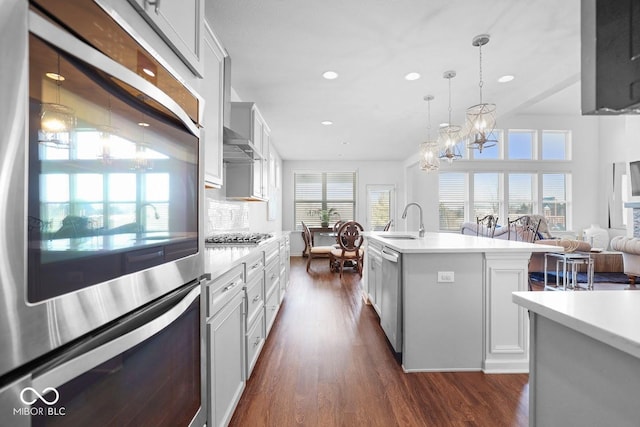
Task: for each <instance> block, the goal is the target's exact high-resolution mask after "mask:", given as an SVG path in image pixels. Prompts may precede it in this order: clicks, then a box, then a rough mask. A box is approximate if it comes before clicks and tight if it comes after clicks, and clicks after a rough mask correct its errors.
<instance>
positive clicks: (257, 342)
mask: <svg viewBox="0 0 640 427" xmlns="http://www.w3.org/2000/svg"><path fill="white" fill-rule="evenodd" d="M258 344H260V337H256V342H254V343H253V346H254V347H257V346H258Z"/></svg>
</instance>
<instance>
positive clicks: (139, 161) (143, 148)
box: [131, 121, 153, 172]
mask: <svg viewBox="0 0 640 427" xmlns="http://www.w3.org/2000/svg"><path fill="white" fill-rule="evenodd" d="M138 126H140V127H141V128H142V140H141V142H138V143H136V155H135V158H134V159H133V165H132V167H131V170H134V171H137V172H145V171H148V170H151V169H153V164H152V162H151V159H150V158H149V153H148V151H147V148H148V145H149V144H148V143H147V142H146V141H145V129H146V128H148V127H149V126H150V125H149V123H147V122H144V121H141V122H139V123H138Z"/></svg>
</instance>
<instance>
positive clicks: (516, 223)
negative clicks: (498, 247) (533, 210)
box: [507, 215, 540, 243]
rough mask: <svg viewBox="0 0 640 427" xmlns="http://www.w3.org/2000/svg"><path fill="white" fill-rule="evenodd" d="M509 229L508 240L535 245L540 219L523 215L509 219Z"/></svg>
mask: <svg viewBox="0 0 640 427" xmlns="http://www.w3.org/2000/svg"><path fill="white" fill-rule="evenodd" d="M507 227H508V228H507V238H508V239H509V240H516V241H519V242H528V243H533V242H535V241H536V239H537V238H538V228H539V227H540V219H539V218H537V219H534V218H531V217H530V216H529V215H522V216H519V217H518V218H515V219H508V220H507Z"/></svg>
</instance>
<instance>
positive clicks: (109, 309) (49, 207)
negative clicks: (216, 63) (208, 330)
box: [0, 0, 205, 425]
mask: <svg viewBox="0 0 640 427" xmlns="http://www.w3.org/2000/svg"><path fill="white" fill-rule="evenodd" d="M116 19H121V18H119V17H118V16H111V15H109V14H108V13H107V11H106V10H105V9H103V8H102V7H101V6H100V5H99V3H97V2H93V1H89V0H70V1H62V0H46V1H45V0H32V1H31V2H28V1H27V0H8V1H5V2H4V3H3V8H2V11H0V55H1V56H2V58H3V59H2V61H1V62H0V71H1V72H2V73H4V75H5V76H6V77H5V79H3V83H0V87H1V88H2V90H1V92H2V94H3V96H2V98H1V99H0V129H2V130H3V131H2V132H1V133H0V161H1V162H2V164H1V167H0V218H2V220H1V222H0V227H1V228H0V289H1V292H0V307H2V309H0V342H2V344H3V345H2V346H0V408H6V407H7V406H6V404H8V403H9V404H11V405H14V406H12V407H13V408H18V409H20V408H22V409H25V405H26V408H31V409H30V410H33V408H36V407H37V406H34V405H36V404H35V403H34V404H33V405H32V404H31V403H30V402H32V401H33V400H34V399H35V400H39V401H41V402H43V403H44V404H45V405H47V401H49V400H47V398H44V397H43V398H39V397H38V395H34V394H30V393H36V392H37V393H39V394H41V395H43V396H44V394H43V392H44V391H45V389H47V388H52V389H55V388H56V387H57V386H58V385H62V384H65V381H63V379H64V378H66V377H69V378H72V377H73V375H71V374H70V372H72V371H71V370H72V369H76V368H77V369H79V370H80V371H82V370H83V369H86V370H91V369H92V367H91V366H89V365H91V364H93V363H94V361H95V360H98V358H96V357H94V356H84V355H83V354H78V353H76V352H75V351H76V349H78V348H84V349H88V348H92V346H93V344H91V345H88V346H87V345H85V343H86V340H87V339H90V337H93V336H96V337H97V336H100V337H103V338H102V339H103V340H104V341H102V342H101V344H100V345H99V346H97V347H95V349H94V350H88V353H87V354H90V353H91V354H94V355H95V353H101V352H102V351H103V350H102V349H103V348H107V347H103V345H105V346H107V345H108V346H110V347H111V346H112V344H113V346H114V348H121V349H123V348H124V347H122V346H120V344H118V343H121V342H122V341H126V340H127V339H126V338H125V336H126V334H125V335H121V334H119V332H118V331H120V329H111V328H112V327H116V328H117V325H118V324H120V323H123V322H125V319H127V316H131V313H136V312H138V311H139V310H141V309H142V310H148V311H154V312H155V311H156V310H158V308H154V307H155V306H154V304H155V303H156V302H159V301H162V300H163V299H164V298H166V296H167V295H170V294H172V293H173V292H176V290H181V289H185V288H189V287H194V289H193V291H194V292H199V290H198V291H195V288H198V286H197V285H194V284H196V283H198V281H199V279H200V277H201V275H202V274H203V272H204V271H203V269H204V263H203V256H202V253H203V250H204V242H203V240H204V239H203V237H202V236H201V234H200V231H201V230H202V229H203V224H202V219H200V215H199V212H201V211H202V200H203V188H204V184H203V178H202V172H201V170H200V169H201V168H200V164H201V162H202V150H201V149H200V130H199V127H198V125H197V120H198V114H199V113H198V97H197V96H196V95H194V94H192V93H191V92H190V91H189V90H188V89H187V88H186V87H184V85H182V84H181V82H180V80H179V79H178V78H176V77H174V76H172V75H171V74H170V73H169V72H168V71H167V70H166V69H164V68H163V66H162V65H161V63H160V62H159V61H158V60H157V59H156V58H154V56H153V55H152V54H150V53H148V52H147V51H146V50H145V49H144V48H143V47H142V45H141V44H140V43H138V42H137V40H136V39H135V38H134V36H135V34H133V33H130V32H127V31H133V30H132V29H130V28H129V27H127V26H126V25H125V26H124V27H125V28H128V30H127V31H125V30H123V27H120V26H119V23H118V21H116ZM190 292H191V291H190ZM185 298H186V297H185ZM197 300H198V301H199V298H197ZM195 301H196V300H195V299H193V303H194V304H195V305H196V306H198V307H199V302H195ZM177 304H178V305H180V304H184V303H180V302H178V303H177ZM198 310H199V308H198ZM198 313H199V311H198ZM194 316H195V315H192V316H191V318H194ZM195 317H198V322H197V325H200V324H201V322H200V320H201V319H200V317H199V314H198V316H195ZM137 319H138V320H137V321H136V322H138V323H140V319H141V318H140V317H137ZM125 323H126V322H125ZM138 323H136V324H138ZM150 324H157V323H153V321H150ZM159 324H166V322H159ZM197 325H196V323H195V322H191V327H192V328H193V327H195V328H198V327H199V326H197ZM152 328H153V330H154V333H161V332H159V331H160V328H159V327H158V326H154V327H152ZM200 340H201V338H200V337H199V336H198V337H193V340H192V341H193V342H191V343H186V344H185V345H187V346H191V345H192V344H195V345H197V346H198V348H200V347H201V345H200V344H201V343H200ZM111 341H113V342H111ZM160 348H162V347H160ZM165 350H166V349H165V348H162V351H161V352H160V353H159V354H161V355H162V354H166V355H167V357H168V356H169V352H166V351H165ZM123 351H126V350H123ZM199 351H202V350H199ZM199 351H198V352H199ZM108 354H112V355H113V356H114V357H116V356H117V354H116V352H112V351H111V350H109V351H108ZM59 358H64V359H65V360H66V359H67V358H68V359H69V360H70V361H77V363H75V362H71V363H67V362H65V363H62V364H60V365H58V364H57V363H56V362H55V361H56V360H59ZM87 360H91V362H86V361H87ZM109 363H113V362H109ZM162 363H164V362H158V364H155V365H154V366H155V367H156V368H157V367H159V366H163V365H162ZM80 365H82V366H80ZM113 366H114V367H113V369H114V370H118V369H121V367H120V366H119V365H118V364H117V363H116V364H115V365H113ZM62 367H64V368H62ZM50 369H51V372H56V373H55V374H52V373H49V370H50ZM98 369H103V368H98ZM104 369H107V370H108V369H110V368H104ZM201 371H202V370H201V369H200V372H199V374H200V375H199V376H200V378H199V379H198V378H196V379H195V380H197V381H195V382H191V385H192V386H195V387H196V388H200V389H201V390H204V381H203V379H202V378H203V377H204V374H203V372H201ZM92 375H93V374H92ZM155 375H160V376H162V375H165V373H164V372H161V371H160V372H155ZM151 376H153V374H150V375H149V378H150V377H151ZM63 377H64V378H63ZM23 378H28V379H29V381H34V382H33V384H34V385H26V386H24V387H21V386H20V385H21V384H22V383H21V381H22V379H23ZM38 378H45V379H46V381H45V382H39V381H40V380H38ZM16 381H18V383H16ZM76 384H77V383H76ZM41 386H42V387H44V388H45V389H38V387H41ZM74 387H75V386H74ZM136 387H137V385H136ZM72 388H73V387H72ZM49 391H50V392H53V391H52V390H49ZM56 393H59V394H60V397H59V398H60V399H64V398H65V397H64V396H62V394H63V393H62V391H60V390H57V391H56ZM203 394H204V392H203V391H201V392H200V393H199V396H198V399H200V400H201V401H202V399H203ZM105 396H106V395H105ZM138 397H139V396H138ZM105 404H106V405H109V404H112V403H105ZM16 405H17V406H16ZM189 407H190V406H189ZM202 407H203V405H202V402H200V404H199V405H198V407H197V408H196V409H195V410H194V411H193V412H192V413H190V414H189V416H188V418H189V419H191V420H192V421H193V422H194V424H199V425H202V424H203V423H204V421H203V420H204V419H205V417H204V414H203V410H202ZM7 415H11V414H5V413H1V414H0V419H7ZM27 415H28V414H27ZM19 418H20V417H18V418H16V420H17V419H19ZM23 418H33V417H23Z"/></svg>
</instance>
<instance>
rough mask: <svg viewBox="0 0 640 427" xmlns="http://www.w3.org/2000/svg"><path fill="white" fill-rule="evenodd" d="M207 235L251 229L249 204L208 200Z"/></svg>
mask: <svg viewBox="0 0 640 427" xmlns="http://www.w3.org/2000/svg"><path fill="white" fill-rule="evenodd" d="M207 203H208V206H207V235H209V234H212V233H216V232H220V231H242V230H248V229H249V206H248V204H247V202H229V201H224V200H216V199H207Z"/></svg>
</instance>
